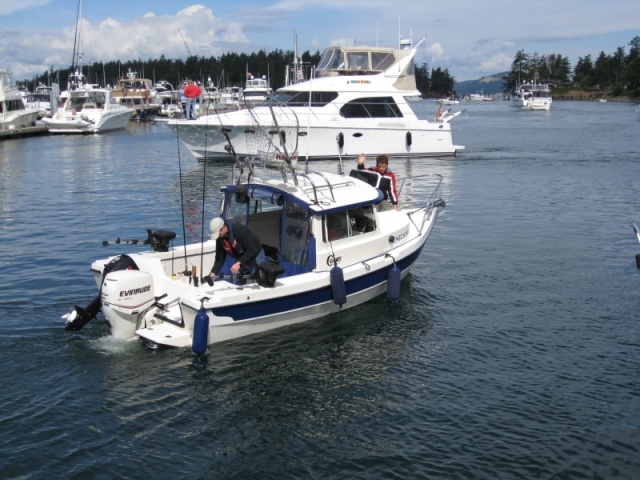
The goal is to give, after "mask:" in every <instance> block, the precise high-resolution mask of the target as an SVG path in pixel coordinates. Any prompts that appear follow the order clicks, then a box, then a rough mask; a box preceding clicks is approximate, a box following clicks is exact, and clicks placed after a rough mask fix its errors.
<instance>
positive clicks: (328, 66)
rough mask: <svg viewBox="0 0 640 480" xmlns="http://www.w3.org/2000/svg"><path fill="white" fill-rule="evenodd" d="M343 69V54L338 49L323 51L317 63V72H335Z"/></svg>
mask: <svg viewBox="0 0 640 480" xmlns="http://www.w3.org/2000/svg"><path fill="white" fill-rule="evenodd" d="M340 68H344V52H343V51H342V50H341V49H339V48H332V49H327V50H325V52H324V54H323V55H322V58H321V59H320V61H319V62H318V68H317V69H318V70H337V69H340Z"/></svg>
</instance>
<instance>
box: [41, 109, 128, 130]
mask: <svg viewBox="0 0 640 480" xmlns="http://www.w3.org/2000/svg"><path fill="white" fill-rule="evenodd" d="M132 111H133V110H131V109H123V110H120V111H117V112H105V113H101V114H93V115H84V116H83V115H82V114H76V115H54V116H53V117H52V118H48V119H46V118H45V119H43V120H42V122H43V123H44V124H45V125H46V126H47V128H48V130H49V132H51V133H103V132H111V131H115V130H123V129H125V128H127V125H128V124H129V120H130V118H131V114H132Z"/></svg>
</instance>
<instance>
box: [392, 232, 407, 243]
mask: <svg viewBox="0 0 640 480" xmlns="http://www.w3.org/2000/svg"><path fill="white" fill-rule="evenodd" d="M407 235H409V230H407V231H406V232H403V233H401V234H400V235H398V236H397V237H396V239H395V241H396V242H399V241H400V240H402V239H403V238H405V237H406V236H407Z"/></svg>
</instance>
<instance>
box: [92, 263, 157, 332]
mask: <svg viewBox="0 0 640 480" xmlns="http://www.w3.org/2000/svg"><path fill="white" fill-rule="evenodd" d="M154 303H155V292H154V287H153V277H152V276H151V275H150V274H148V273H146V272H141V271H140V270H118V271H115V272H111V273H109V274H107V276H106V277H104V281H103V282H102V312H103V313H104V316H105V318H106V319H107V321H108V322H109V325H111V334H112V335H113V336H114V337H116V338H131V337H133V336H135V332H136V330H137V329H138V328H139V325H138V318H140V315H141V314H142V313H144V312H145V311H146V310H147V309H148V308H149V307H151V306H152V305H153V304H154Z"/></svg>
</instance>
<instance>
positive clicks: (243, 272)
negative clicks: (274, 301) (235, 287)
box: [209, 218, 265, 284]
mask: <svg viewBox="0 0 640 480" xmlns="http://www.w3.org/2000/svg"><path fill="white" fill-rule="evenodd" d="M209 229H210V230H211V238H212V239H214V238H215V239H216V260H215V263H214V264H213V268H212V269H211V273H210V274H209V277H210V278H211V280H213V279H214V278H215V276H216V275H218V273H220V270H222V267H223V266H224V262H225V260H226V259H227V255H230V256H231V258H234V259H235V260H236V261H235V263H234V264H233V265H231V268H230V271H231V273H232V274H233V275H234V277H236V278H235V279H234V283H236V284H244V283H246V276H251V275H254V274H255V273H256V269H257V267H258V265H259V264H260V263H262V262H263V261H264V260H265V255H264V252H263V250H262V244H261V243H260V240H259V239H258V237H256V236H255V235H254V234H253V233H252V232H251V230H249V229H248V228H247V227H245V226H244V225H242V224H241V223H235V224H234V223H231V222H225V221H224V220H223V219H222V218H214V219H213V220H211V223H210V224H209ZM240 277H244V278H240Z"/></svg>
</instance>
